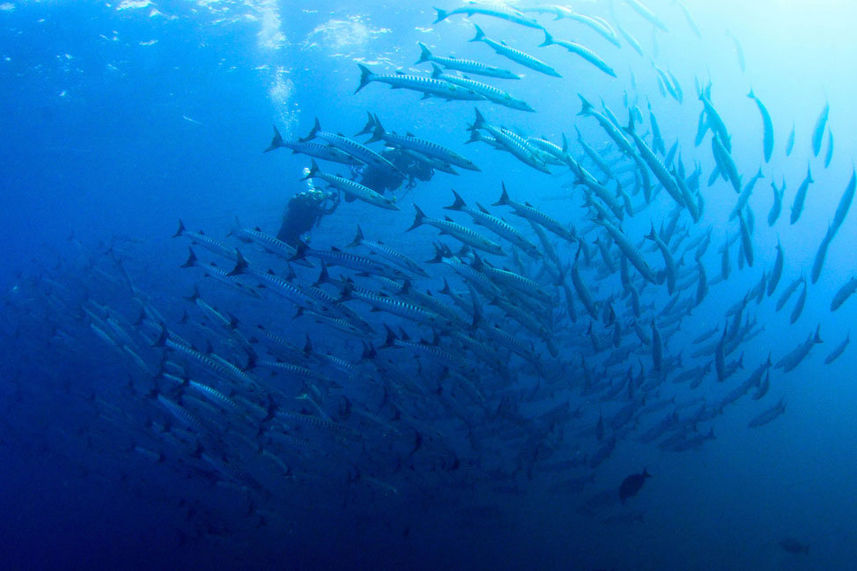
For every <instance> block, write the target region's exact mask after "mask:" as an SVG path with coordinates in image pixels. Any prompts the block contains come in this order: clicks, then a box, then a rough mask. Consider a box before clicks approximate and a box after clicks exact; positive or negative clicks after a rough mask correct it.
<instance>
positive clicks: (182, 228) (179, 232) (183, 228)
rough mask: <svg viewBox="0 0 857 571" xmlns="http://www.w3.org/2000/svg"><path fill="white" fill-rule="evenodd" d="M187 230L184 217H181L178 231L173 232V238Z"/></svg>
mask: <svg viewBox="0 0 857 571" xmlns="http://www.w3.org/2000/svg"><path fill="white" fill-rule="evenodd" d="M185 230H186V228H185V227H184V222H182V219H181V218H179V227H178V229H177V230H176V233H175V234H173V238H175V237H177V236H181V235H182V234H184V231H185Z"/></svg>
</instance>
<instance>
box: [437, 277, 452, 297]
mask: <svg viewBox="0 0 857 571" xmlns="http://www.w3.org/2000/svg"><path fill="white" fill-rule="evenodd" d="M438 293H442V294H444V295H449V294H451V293H452V290H451V289H450V288H449V282H448V281H446V278H443V287H442V288H441V289H440V291H439V292H438Z"/></svg>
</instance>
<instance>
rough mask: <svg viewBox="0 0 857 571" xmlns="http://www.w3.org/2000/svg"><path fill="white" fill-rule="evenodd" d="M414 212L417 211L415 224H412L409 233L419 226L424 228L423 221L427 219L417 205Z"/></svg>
mask: <svg viewBox="0 0 857 571" xmlns="http://www.w3.org/2000/svg"><path fill="white" fill-rule="evenodd" d="M414 210H416V214H415V215H414V223H413V224H411V227H410V228H408V229H407V232H410V231H411V230H413V229H414V228H416V227H417V226H422V224H423V221H424V220H425V219H426V215H425V213H424V212H423V211H422V209H421V208H420V207H419V206H417V205H416V204H414Z"/></svg>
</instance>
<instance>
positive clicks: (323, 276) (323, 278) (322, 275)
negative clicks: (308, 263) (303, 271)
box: [312, 260, 331, 287]
mask: <svg viewBox="0 0 857 571" xmlns="http://www.w3.org/2000/svg"><path fill="white" fill-rule="evenodd" d="M330 281H331V279H330V274H328V273H327V264H325V263H324V261H323V260H322V262H321V271H320V272H319V274H318V279H317V280H315V283H313V284H312V287H317V286H319V285H321V284H326V283H329V282H330Z"/></svg>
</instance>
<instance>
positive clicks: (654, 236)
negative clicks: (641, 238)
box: [645, 222, 658, 241]
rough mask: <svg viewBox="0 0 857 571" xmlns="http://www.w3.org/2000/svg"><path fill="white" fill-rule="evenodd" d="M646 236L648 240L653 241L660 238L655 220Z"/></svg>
mask: <svg viewBox="0 0 857 571" xmlns="http://www.w3.org/2000/svg"><path fill="white" fill-rule="evenodd" d="M645 237H646V239H647V240H652V241H654V240H657V239H658V235H657V233H656V232H655V223H654V222H652V229H651V230H650V231H649V233H648V234H646V236H645Z"/></svg>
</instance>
